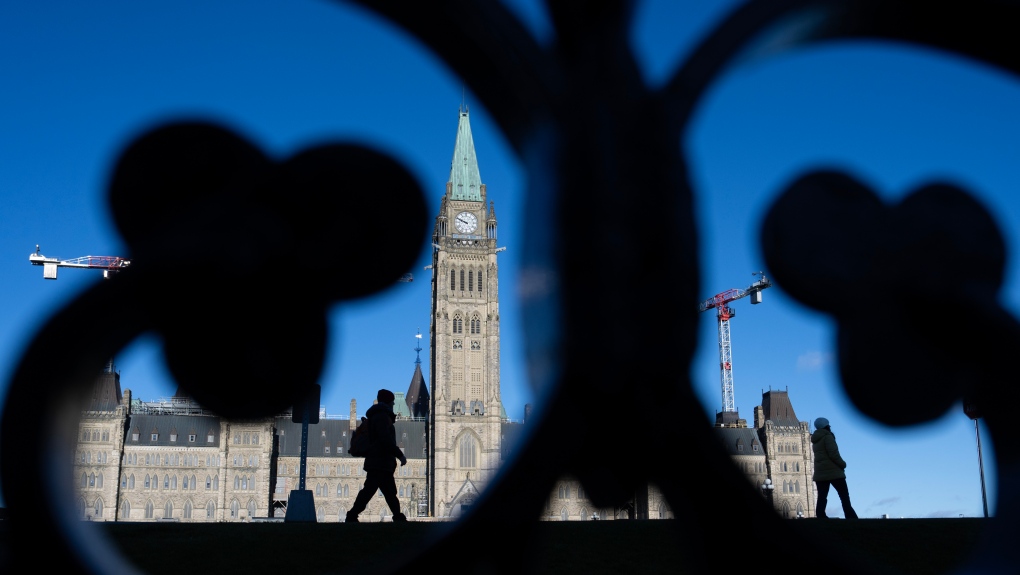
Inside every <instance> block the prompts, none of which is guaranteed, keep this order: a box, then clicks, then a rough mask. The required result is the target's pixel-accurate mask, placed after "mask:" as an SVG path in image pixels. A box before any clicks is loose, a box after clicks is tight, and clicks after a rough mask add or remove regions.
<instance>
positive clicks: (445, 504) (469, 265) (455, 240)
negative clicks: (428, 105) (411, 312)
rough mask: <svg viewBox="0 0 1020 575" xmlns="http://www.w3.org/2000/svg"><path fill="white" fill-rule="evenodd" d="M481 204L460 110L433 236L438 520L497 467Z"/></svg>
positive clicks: (493, 292)
mask: <svg viewBox="0 0 1020 575" xmlns="http://www.w3.org/2000/svg"><path fill="white" fill-rule="evenodd" d="M486 201H487V196H486V188H485V184H483V183H482V181H481V176H480V175H479V170H478V161H477V158H476V157H475V148H474V141H473V138H472V136H471V125H470V123H469V118H468V113H467V111H465V110H462V111H461V112H460V118H459V121H458V126H457V138H456V142H455V144H454V153H453V161H452V162H451V165H450V179H449V181H448V182H447V184H446V194H445V195H444V196H443V198H442V201H441V203H440V209H439V214H438V215H437V216H436V222H435V228H434V230H433V234H432V244H433V246H434V248H435V249H434V250H433V257H432V302H433V304H432V314H431V316H432V320H431V329H430V340H431V344H432V345H431V346H430V348H431V367H432V376H433V380H432V393H431V397H432V405H431V417H430V421H429V423H430V427H429V431H430V433H429V435H430V441H431V450H432V454H433V457H432V458H431V459H430V461H429V466H430V469H429V471H430V473H429V475H430V478H431V488H432V498H431V500H430V511H431V514H433V515H434V516H436V517H456V516H458V515H460V513H461V512H463V511H464V510H466V509H467V508H469V507H470V506H471V505H472V504H473V503H474V501H475V500H476V499H477V497H478V494H479V492H480V491H481V490H482V489H484V486H485V484H486V483H487V482H488V481H489V480H490V479H491V478H492V476H493V475H494V474H495V473H496V471H497V470H498V469H499V466H500V458H501V452H500V442H501V438H500V436H501V433H500V427H501V422H502V421H503V420H504V419H505V415H504V411H503V405H502V402H501V399H500V387H499V280H498V268H499V266H498V262H497V246H496V212H495V207H494V205H493V203H492V202H489V203H488V204H486Z"/></svg>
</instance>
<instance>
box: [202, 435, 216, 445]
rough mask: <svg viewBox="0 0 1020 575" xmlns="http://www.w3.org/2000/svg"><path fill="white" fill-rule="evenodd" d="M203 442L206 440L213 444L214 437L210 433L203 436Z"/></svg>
mask: <svg viewBox="0 0 1020 575" xmlns="http://www.w3.org/2000/svg"><path fill="white" fill-rule="evenodd" d="M205 440H206V441H207V442H208V443H214V442H215V441H216V436H215V435H213V434H212V433H210V434H209V435H206V436H205Z"/></svg>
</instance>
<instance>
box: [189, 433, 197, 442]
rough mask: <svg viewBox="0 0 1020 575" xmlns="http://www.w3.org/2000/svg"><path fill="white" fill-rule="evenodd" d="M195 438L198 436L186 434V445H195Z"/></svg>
mask: <svg viewBox="0 0 1020 575" xmlns="http://www.w3.org/2000/svg"><path fill="white" fill-rule="evenodd" d="M197 437H198V436H197V435H195V434H194V433H191V434H188V443H195V439H196V438H197Z"/></svg>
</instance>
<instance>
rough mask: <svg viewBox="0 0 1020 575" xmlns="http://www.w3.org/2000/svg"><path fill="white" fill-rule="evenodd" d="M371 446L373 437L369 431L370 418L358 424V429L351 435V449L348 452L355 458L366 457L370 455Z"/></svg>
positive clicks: (365, 418)
mask: <svg viewBox="0 0 1020 575" xmlns="http://www.w3.org/2000/svg"><path fill="white" fill-rule="evenodd" d="M371 446H372V437H371V434H369V431H368V418H367V417H362V418H361V423H359V424H358V427H357V429H355V430H354V433H352V434H351V448H350V449H348V450H347V452H348V453H350V454H351V455H353V456H354V457H365V456H366V455H368V449H369V447H371Z"/></svg>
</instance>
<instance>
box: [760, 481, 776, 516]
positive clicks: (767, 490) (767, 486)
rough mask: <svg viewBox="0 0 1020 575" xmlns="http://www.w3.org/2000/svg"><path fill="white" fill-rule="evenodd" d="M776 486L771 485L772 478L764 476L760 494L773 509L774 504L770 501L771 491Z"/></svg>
mask: <svg viewBox="0 0 1020 575" xmlns="http://www.w3.org/2000/svg"><path fill="white" fill-rule="evenodd" d="M775 490H776V486H775V485H772V480H771V479H769V478H765V482H764V483H762V484H761V494H762V495H763V496H764V497H765V499H767V500H768V502H769V506H770V507H772V508H773V509H775V505H774V504H773V503H772V493H773V492H775Z"/></svg>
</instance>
